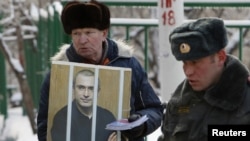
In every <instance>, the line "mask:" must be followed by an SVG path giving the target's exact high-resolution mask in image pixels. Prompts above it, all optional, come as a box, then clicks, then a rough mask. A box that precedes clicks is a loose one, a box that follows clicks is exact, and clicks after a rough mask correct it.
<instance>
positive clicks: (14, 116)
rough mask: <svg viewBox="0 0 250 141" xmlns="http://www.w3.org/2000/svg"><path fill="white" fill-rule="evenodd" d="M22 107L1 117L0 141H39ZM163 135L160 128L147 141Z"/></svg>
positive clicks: (11, 110) (155, 140)
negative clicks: (5, 117) (5, 116)
mask: <svg viewBox="0 0 250 141" xmlns="http://www.w3.org/2000/svg"><path fill="white" fill-rule="evenodd" d="M22 112H23V110H22V107H15V108H10V109H8V115H9V116H8V118H7V119H6V120H5V123H4V122H3V121H4V120H3V118H4V117H3V115H0V141H38V139H37V135H36V134H33V133H32V129H31V126H30V123H29V119H28V117H27V116H23V113H22ZM160 134H161V131H160V128H159V129H158V130H156V131H155V132H154V133H152V134H151V135H149V136H148V137H147V141H157V138H158V137H159V135H160Z"/></svg>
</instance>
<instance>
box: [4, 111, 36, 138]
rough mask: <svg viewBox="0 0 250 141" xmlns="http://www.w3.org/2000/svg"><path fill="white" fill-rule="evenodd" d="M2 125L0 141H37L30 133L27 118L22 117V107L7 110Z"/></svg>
mask: <svg viewBox="0 0 250 141" xmlns="http://www.w3.org/2000/svg"><path fill="white" fill-rule="evenodd" d="M2 117H3V116H2ZM0 124H1V123H0ZM2 124H3V128H2V129H0V131H1V132H0V141H38V139H37V136H36V135H35V134H33V133H32V129H31V127H30V122H29V119H28V117H27V116H23V113H22V107H15V108H10V109H8V118H7V119H6V120H5V123H2Z"/></svg>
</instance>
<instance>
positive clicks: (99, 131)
mask: <svg viewBox="0 0 250 141" xmlns="http://www.w3.org/2000/svg"><path fill="white" fill-rule="evenodd" d="M67 108H68V106H65V107H63V108H62V109H61V110H59V111H58V112H57V114H56V115H55V117H54V120H53V125H52V128H51V138H52V141H66V125H67ZM96 113H97V116H96V125H98V128H96V130H95V134H96V136H95V141H103V140H107V139H108V137H109V135H110V134H111V133H112V132H113V131H111V130H106V129H105V128H106V124H108V123H111V122H113V121H115V120H116V119H115V117H114V115H113V114H112V113H111V112H110V111H108V110H107V109H103V108H102V107H99V106H97V112H96ZM91 131H92V118H89V117H87V116H85V115H83V114H82V113H81V112H80V111H79V110H78V109H77V106H76V101H75V100H74V101H73V102H72V111H71V134H70V137H71V138H70V140H71V141H82V140H85V141H91Z"/></svg>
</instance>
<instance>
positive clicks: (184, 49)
mask: <svg viewBox="0 0 250 141" xmlns="http://www.w3.org/2000/svg"><path fill="white" fill-rule="evenodd" d="M169 41H170V44H171V50H172V53H173V55H174V56H175V58H176V59H177V60H195V59H199V58H202V57H206V56H209V55H211V54H214V53H216V52H217V51H219V50H221V49H223V48H224V47H226V45H227V42H228V39H227V31H226V27H225V26H224V22H223V20H222V19H220V18H215V17H208V18H200V19H198V20H196V21H194V22H189V23H185V24H183V25H181V26H179V27H177V28H175V29H174V30H173V31H172V32H171V33H170V36H169Z"/></svg>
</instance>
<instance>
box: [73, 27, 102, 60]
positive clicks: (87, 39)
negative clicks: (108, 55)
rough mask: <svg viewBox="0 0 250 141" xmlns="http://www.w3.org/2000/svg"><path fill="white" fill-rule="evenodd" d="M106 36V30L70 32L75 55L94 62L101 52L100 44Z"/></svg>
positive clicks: (78, 29)
mask: <svg viewBox="0 0 250 141" xmlns="http://www.w3.org/2000/svg"><path fill="white" fill-rule="evenodd" d="M106 35H107V30H103V31H100V30H98V29H95V28H77V29H73V30H72V34H71V37H72V41H73V44H74V48H75V50H76V52H77V54H79V55H80V56H82V57H84V58H86V59H88V60H94V61H95V60H96V57H97V56H98V55H99V54H101V52H102V49H101V48H102V42H103V41H105V39H106Z"/></svg>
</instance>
